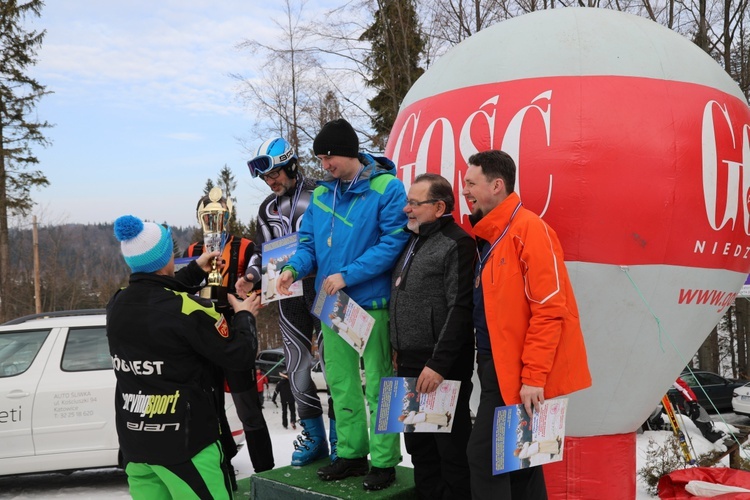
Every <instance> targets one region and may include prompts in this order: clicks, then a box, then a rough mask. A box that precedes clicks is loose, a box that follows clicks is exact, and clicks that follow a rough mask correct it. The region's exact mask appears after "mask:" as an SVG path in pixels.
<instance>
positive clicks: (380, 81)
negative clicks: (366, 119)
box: [360, 0, 425, 148]
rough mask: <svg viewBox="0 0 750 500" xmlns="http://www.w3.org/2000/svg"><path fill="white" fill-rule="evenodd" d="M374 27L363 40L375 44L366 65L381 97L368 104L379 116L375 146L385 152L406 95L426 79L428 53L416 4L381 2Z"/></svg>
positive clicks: (398, 0) (410, 1)
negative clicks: (422, 65)
mask: <svg viewBox="0 0 750 500" xmlns="http://www.w3.org/2000/svg"><path fill="white" fill-rule="evenodd" d="M377 4H378V10H376V11H375V20H374V22H373V24H372V25H371V26H370V27H369V28H368V29H367V30H365V32H364V33H362V36H361V37H360V40H367V41H369V42H371V43H372V50H371V51H370V53H369V55H368V56H367V59H366V61H365V62H366V64H367V66H368V69H369V70H370V74H371V75H372V76H371V78H370V79H369V80H367V82H366V83H367V85H368V86H370V87H373V88H375V89H376V90H377V91H378V93H377V94H376V95H375V97H373V98H372V99H370V100H368V103H369V105H370V108H372V110H373V111H374V112H375V114H374V116H373V117H372V118H371V121H372V127H373V129H374V130H375V137H374V138H373V141H372V142H373V144H374V145H375V146H376V147H380V148H383V147H384V146H385V143H386V141H387V140H388V134H389V133H390V131H391V127H393V123H394V122H395V121H396V116H397V115H398V109H399V106H400V105H401V101H402V100H403V98H404V96H405V95H406V93H407V92H408V91H409V89H410V88H411V86H412V85H413V84H414V82H415V81H417V78H419V77H420V75H422V73H423V72H424V70H423V69H422V68H420V67H419V65H418V64H419V58H420V54H421V53H422V51H423V50H424V45H425V42H424V39H423V38H422V35H421V32H420V28H419V21H418V19H417V13H416V7H415V3H414V0H378V2H377Z"/></svg>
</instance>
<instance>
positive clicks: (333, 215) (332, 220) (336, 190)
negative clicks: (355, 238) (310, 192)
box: [328, 165, 365, 247]
mask: <svg viewBox="0 0 750 500" xmlns="http://www.w3.org/2000/svg"><path fill="white" fill-rule="evenodd" d="M364 168H365V166H364V165H362V166H361V167H359V170H357V175H355V176H354V179H352V182H351V184H349V189H351V188H352V187H354V183H355V182H357V181H358V180H359V174H361V173H362V170H363V169H364ZM339 185H341V179H339V180H338V182H336V187H335V188H333V203H332V204H331V234H330V235H329V236H328V246H329V247H330V246H331V243H332V241H333V223H334V222H335V221H336V194H337V193H338V191H339Z"/></svg>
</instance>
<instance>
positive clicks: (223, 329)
mask: <svg viewBox="0 0 750 500" xmlns="http://www.w3.org/2000/svg"><path fill="white" fill-rule="evenodd" d="M214 326H215V327H216V331H217V332H219V335H221V336H222V337H224V338H225V339H228V338H229V324H228V323H227V319H226V318H225V317H224V315H223V314H222V315H221V318H220V319H219V321H217V322H216V324H215V325H214Z"/></svg>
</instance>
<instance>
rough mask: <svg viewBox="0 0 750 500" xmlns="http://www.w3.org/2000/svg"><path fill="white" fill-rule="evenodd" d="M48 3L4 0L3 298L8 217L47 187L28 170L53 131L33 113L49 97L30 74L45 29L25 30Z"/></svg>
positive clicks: (0, 8)
mask: <svg viewBox="0 0 750 500" xmlns="http://www.w3.org/2000/svg"><path fill="white" fill-rule="evenodd" d="M43 6H44V2H42V0H29V1H27V2H25V3H19V2H17V1H16V0H0V297H2V298H6V297H8V296H9V294H8V293H6V291H8V286H9V283H10V279H11V276H10V272H11V268H10V266H9V244H8V215H9V214H22V215H23V214H26V213H28V212H29V210H30V209H31V207H32V206H33V204H34V202H33V201H32V199H31V196H30V191H31V188H32V187H43V186H46V185H48V184H49V181H48V180H47V178H46V177H45V175H44V174H43V173H42V172H41V171H39V170H28V168H29V167H30V166H34V165H36V164H38V163H39V160H38V159H37V158H36V157H35V156H34V155H33V154H32V151H31V146H32V145H35V144H36V145H41V146H46V145H48V143H49V141H48V140H47V139H46V138H45V136H44V135H43V133H42V131H43V130H44V129H45V128H47V127H50V126H51V125H50V124H49V123H47V122H39V121H37V120H36V119H35V117H34V115H33V112H34V108H35V106H36V104H37V102H38V101H39V100H40V99H41V98H42V96H44V95H46V94H48V93H50V92H48V91H47V90H46V88H45V87H44V86H43V85H41V84H40V83H39V82H37V81H36V80H35V79H34V78H32V77H31V76H29V75H28V73H27V71H28V69H29V67H30V66H33V65H34V64H36V55H37V51H38V50H39V48H40V47H41V45H42V40H43V39H44V35H45V33H46V32H45V31H41V32H38V31H27V30H26V29H25V28H24V26H23V24H24V21H25V19H26V17H27V16H29V15H33V16H37V17H38V16H39V15H40V14H41V10H42V7H43ZM5 306H6V302H5V301H3V300H0V322H2V321H3V320H7V319H9V318H8V317H7V311H8V309H7V308H6V307H5Z"/></svg>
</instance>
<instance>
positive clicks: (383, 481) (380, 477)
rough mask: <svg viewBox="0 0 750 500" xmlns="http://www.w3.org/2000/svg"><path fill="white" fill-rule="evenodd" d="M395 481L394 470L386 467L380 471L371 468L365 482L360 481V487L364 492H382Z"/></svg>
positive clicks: (379, 469) (376, 468) (378, 468)
mask: <svg viewBox="0 0 750 500" xmlns="http://www.w3.org/2000/svg"><path fill="white" fill-rule="evenodd" d="M395 480H396V468H395V467H386V468H385V469H381V468H380V467H373V468H372V469H370V473H369V474H367V476H365V480H364V481H362V485H363V486H364V487H365V489H366V490H384V489H386V488H387V487H389V486H390V485H392V484H393V482H394V481H395Z"/></svg>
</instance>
